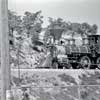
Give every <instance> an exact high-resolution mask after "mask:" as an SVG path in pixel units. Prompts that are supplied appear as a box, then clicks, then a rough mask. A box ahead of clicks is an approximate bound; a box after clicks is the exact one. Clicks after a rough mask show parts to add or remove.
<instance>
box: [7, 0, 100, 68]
mask: <svg viewBox="0 0 100 100" xmlns="http://www.w3.org/2000/svg"><path fill="white" fill-rule="evenodd" d="M8 4H9V5H8V8H9V10H8V25H9V37H10V56H11V60H10V64H11V67H12V68H18V67H20V68H32V69H100V47H99V46H100V20H99V18H100V14H99V6H100V1H99V0H92V1H90V0H41V1H40V0H36V1H35V0H8Z"/></svg>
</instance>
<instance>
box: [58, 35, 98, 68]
mask: <svg viewBox="0 0 100 100" xmlns="http://www.w3.org/2000/svg"><path fill="white" fill-rule="evenodd" d="M82 41H83V43H82V45H80V46H77V45H76V44H75V39H71V40H67V44H64V45H62V46H63V48H64V49H65V51H63V52H62V53H59V51H62V50H59V49H57V51H58V54H57V62H56V64H57V65H58V68H62V67H64V68H74V69H79V68H83V69H95V68H98V69H100V35H88V36H87V38H83V39H82ZM71 42H72V44H70V43H71ZM61 44H63V42H62V43H61Z"/></svg>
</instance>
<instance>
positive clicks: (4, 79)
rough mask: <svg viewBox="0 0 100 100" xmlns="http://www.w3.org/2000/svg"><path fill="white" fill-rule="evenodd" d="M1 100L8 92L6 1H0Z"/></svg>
mask: <svg viewBox="0 0 100 100" xmlns="http://www.w3.org/2000/svg"><path fill="white" fill-rule="evenodd" d="M0 40H1V41H0V42H1V100H6V93H8V91H9V90H10V66H9V32H8V0H0Z"/></svg>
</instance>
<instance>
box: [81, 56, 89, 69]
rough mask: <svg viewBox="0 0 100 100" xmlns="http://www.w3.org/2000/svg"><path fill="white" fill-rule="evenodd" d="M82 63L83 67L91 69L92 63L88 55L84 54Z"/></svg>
mask: <svg viewBox="0 0 100 100" xmlns="http://www.w3.org/2000/svg"><path fill="white" fill-rule="evenodd" d="M80 64H81V66H82V68H83V69H89V68H90V65H91V60H90V58H89V57H88V56H83V57H81V59H80Z"/></svg>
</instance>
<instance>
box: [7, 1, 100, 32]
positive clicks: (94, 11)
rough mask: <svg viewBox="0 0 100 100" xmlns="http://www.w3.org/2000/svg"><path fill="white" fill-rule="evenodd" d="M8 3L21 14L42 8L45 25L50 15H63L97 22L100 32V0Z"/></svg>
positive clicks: (64, 17) (71, 19)
mask: <svg viewBox="0 0 100 100" xmlns="http://www.w3.org/2000/svg"><path fill="white" fill-rule="evenodd" d="M8 3H9V5H8V6H9V9H11V10H13V11H16V12H17V13H18V14H20V15H22V14H23V13H24V12H25V11H31V12H36V11H39V10H42V15H43V16H44V26H46V25H47V24H48V17H53V18H57V17H61V18H63V19H64V20H66V21H71V22H88V23H89V24H97V25H98V26H99V31H98V33H100V11H99V10H100V0H8Z"/></svg>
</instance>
